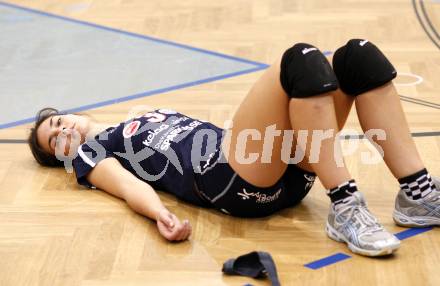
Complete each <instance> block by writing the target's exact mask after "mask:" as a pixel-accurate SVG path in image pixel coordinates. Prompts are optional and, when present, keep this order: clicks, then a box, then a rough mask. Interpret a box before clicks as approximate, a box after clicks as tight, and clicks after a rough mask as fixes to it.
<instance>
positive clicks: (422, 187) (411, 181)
mask: <svg viewBox="0 0 440 286" xmlns="http://www.w3.org/2000/svg"><path fill="white" fill-rule="evenodd" d="M398 181H399V183H400V189H401V190H403V191H404V192H405V194H406V196H407V197H408V198H410V199H412V200H419V199H421V198H424V197H425V196H427V195H428V194H429V193H431V192H432V191H434V190H435V185H434V182H433V181H432V179H431V176H430V175H429V173H428V171H427V170H426V169H423V170H420V171H418V172H417V173H415V174H412V175H409V176H406V177H404V178H401V179H399V180H398Z"/></svg>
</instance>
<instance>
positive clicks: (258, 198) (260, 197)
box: [237, 188, 283, 204]
mask: <svg viewBox="0 0 440 286" xmlns="http://www.w3.org/2000/svg"><path fill="white" fill-rule="evenodd" d="M282 191H283V189H281V188H280V189H278V191H276V193H274V194H273V195H267V194H262V193H260V192H257V193H251V192H247V191H246V189H245V188H243V192H242V193H240V192H238V193H237V195H239V196H240V197H241V198H242V199H243V200H244V201H246V200H249V199H250V198H252V197H254V198H255V202H256V203H259V204H267V203H270V202H273V201H275V200H277V199H278V198H279V197H280V194H281V192H282Z"/></svg>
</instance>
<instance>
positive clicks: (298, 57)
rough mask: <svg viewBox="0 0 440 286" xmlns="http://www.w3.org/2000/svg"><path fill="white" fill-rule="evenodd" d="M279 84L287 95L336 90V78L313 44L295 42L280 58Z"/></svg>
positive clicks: (299, 95) (306, 94) (306, 95)
mask: <svg viewBox="0 0 440 286" xmlns="http://www.w3.org/2000/svg"><path fill="white" fill-rule="evenodd" d="M280 81H281V86H282V87H283V89H284V91H285V92H286V93H287V94H288V95H289V97H291V98H292V97H296V98H302V97H309V96H313V95H318V94H321V93H324V92H328V91H332V90H336V89H337V88H338V80H337V79H336V75H335V73H334V72H333V70H332V68H331V66H330V63H329V62H328V61H327V59H326V58H325V56H324V55H323V54H322V53H321V52H320V51H319V50H318V49H317V48H315V47H314V46H312V45H309V44H303V43H300V44H296V45H294V46H293V47H291V48H290V49H288V50H287V51H285V52H284V54H283V57H282V59H281V72H280Z"/></svg>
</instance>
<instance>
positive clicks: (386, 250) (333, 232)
mask: <svg viewBox="0 0 440 286" xmlns="http://www.w3.org/2000/svg"><path fill="white" fill-rule="evenodd" d="M325 230H326V233H327V235H328V237H330V238H331V239H333V240H335V241H338V242H344V243H346V244H347V245H348V248H349V249H350V250H351V251H352V252H354V253H357V254H360V255H364V256H372V257H374V256H384V255H390V254H392V253H393V252H394V251H396V250H397V249H398V248H399V247H400V242H399V243H398V244H395V245H390V246H389V247H386V248H384V249H380V250H370V249H362V248H359V247H357V246H356V245H354V244H352V243H351V242H349V241H348V240H347V239H346V238H345V237H344V236H343V235H342V234H341V233H340V232H338V231H337V230H335V229H334V228H333V227H332V226H331V225H330V224H329V223H328V222H327V226H326V228H325Z"/></svg>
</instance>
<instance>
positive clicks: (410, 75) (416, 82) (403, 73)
mask: <svg viewBox="0 0 440 286" xmlns="http://www.w3.org/2000/svg"><path fill="white" fill-rule="evenodd" d="M439 1H440V0H439ZM397 75H403V76H409V77H414V78H416V80H415V81H414V82H409V83H395V84H394V85H396V86H413V85H418V84H421V83H422V82H423V77H421V76H419V75H416V74H412V73H405V72H399V73H397Z"/></svg>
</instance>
